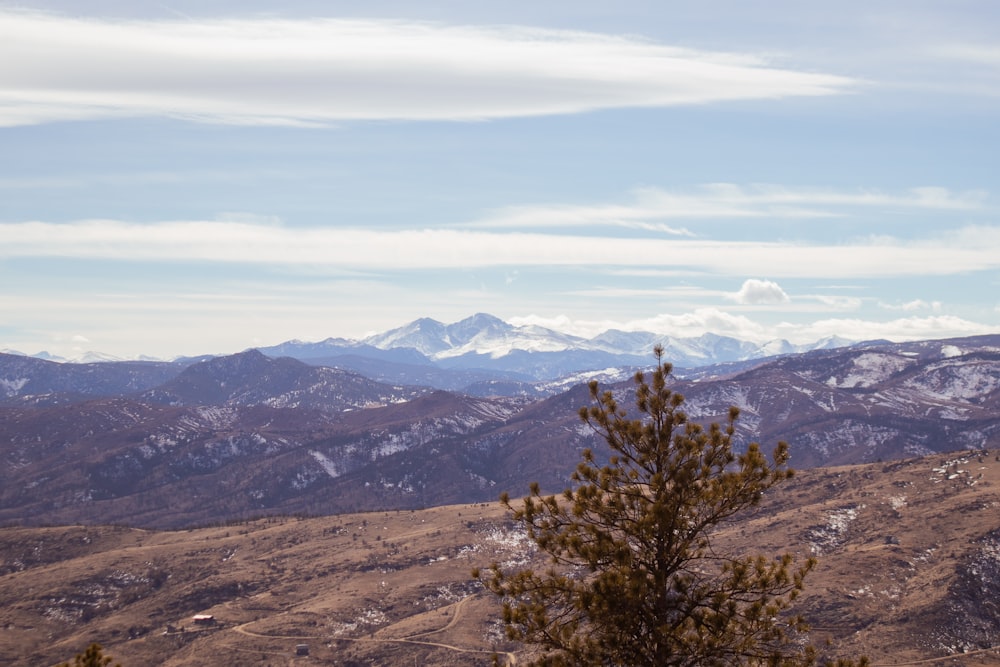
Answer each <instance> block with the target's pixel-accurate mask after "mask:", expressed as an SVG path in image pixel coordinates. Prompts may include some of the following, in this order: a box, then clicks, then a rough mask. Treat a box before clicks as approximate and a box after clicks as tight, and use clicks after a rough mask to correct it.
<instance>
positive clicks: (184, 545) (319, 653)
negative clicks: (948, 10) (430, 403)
mask: <svg viewBox="0 0 1000 667" xmlns="http://www.w3.org/2000/svg"><path fill="white" fill-rule="evenodd" d="M510 490H511V492H512V493H513V494H514V495H517V493H518V489H513V488H512V489H510ZM998 508H1000V452H998V451H993V452H978V453H972V452H958V453H955V454H953V455H947V456H940V455H939V456H934V457H924V458H918V459H908V460H905V461H899V462H895V463H890V464H869V465H863V466H848V467H840V468H825V469H815V470H809V471H804V472H802V473H800V474H799V475H797V476H796V477H795V478H794V479H793V480H791V481H789V482H787V483H785V484H784V485H781V486H779V487H778V488H777V489H776V490H775V491H774V492H773V493H772V494H770V496H769V497H768V498H767V499H765V502H764V504H763V506H762V507H761V508H760V510H759V511H757V512H756V513H755V514H754V515H752V516H748V517H743V518H742V519H741V520H740V521H738V522H734V523H733V524H731V525H729V526H727V527H724V528H723V529H722V530H721V531H720V532H719V535H718V538H717V539H718V540H719V541H720V543H726V544H729V545H734V546H736V547H737V548H739V547H741V546H743V547H745V548H748V549H751V550H753V551H756V552H761V553H765V554H771V553H773V554H775V555H777V554H780V553H784V552H786V551H790V552H792V553H794V554H796V555H797V557H799V558H804V557H807V556H809V555H816V556H818V557H819V559H820V564H819V566H818V568H817V569H816V570H815V571H814V572H813V573H812V574H810V576H809V579H808V580H807V586H806V593H805V595H804V596H803V597H802V598H801V599H800V602H799V603H798V605H797V610H799V611H802V612H803V613H804V614H805V615H806V617H807V619H808V620H809V621H810V622H811V624H812V625H813V628H814V630H813V632H812V635H811V640H812V641H813V642H814V643H815V644H817V645H819V646H821V647H822V646H824V645H825V642H826V640H830V641H831V642H832V644H831V646H832V647H833V648H832V649H829V650H830V651H832V652H833V654H841V655H846V654H858V653H861V652H864V653H867V654H868V655H869V656H870V657H871V658H872V660H873V663H874V665H918V664H935V665H966V666H973V665H990V664H994V665H995V664H998V662H1000V654H998V653H997V652H996V651H995V650H990V649H991V648H992V647H996V646H997V645H998V644H1000V614H998V613H997V612H998V610H997V602H996V601H997V600H998V599H1000V520H998V516H1000V514H998ZM533 557H534V556H533V551H532V549H531V548H530V543H529V542H528V541H527V540H526V538H525V536H524V535H523V534H522V533H519V532H518V531H516V530H513V529H512V526H511V525H510V524H509V523H508V521H507V517H506V515H505V513H504V512H503V511H502V509H501V508H500V507H498V506H497V505H496V504H493V503H491V504H488V505H482V504H480V505H461V506H447V507H438V508H433V509H428V510H422V511H414V512H410V511H400V512H396V511H393V512H379V513H371V514H353V515H340V516H330V517H323V518H315V519H291V518H272V519H262V520H258V521H252V522H245V523H237V524H233V525H229V526H221V527H214V528H202V529H197V530H186V531H179V532H155V531H153V532H151V531H145V530H138V529H130V528H124V527H63V528H6V529H4V530H2V531H0V665H22V664H32V665H47V664H48V665H51V664H54V663H55V662H57V661H59V660H61V659H65V658H67V657H71V656H72V655H73V654H74V653H75V652H77V651H79V650H82V648H83V647H85V646H86V644H87V643H88V642H91V641H99V642H101V643H102V644H104V645H105V647H106V648H107V650H108V652H110V653H111V654H112V655H114V656H115V658H116V659H118V660H120V661H121V662H122V664H123V665H126V667H133V666H136V665H146V664H161V665H167V666H171V665H173V666H179V665H188V666H201V667H221V666H223V665H225V666H227V667H235V666H243V665H246V666H249V665H267V664H272V665H273V664H300V663H301V664H341V665H359V664H371V663H375V664H408V663H409V662H410V661H414V660H415V661H417V662H418V664H424V665H442V666H444V665H487V664H490V653H491V652H492V651H494V650H498V651H500V652H501V653H504V654H507V658H506V659H507V660H510V657H511V655H513V656H514V657H515V658H516V656H517V655H518V651H519V650H520V647H517V646H512V645H509V644H506V643H505V642H504V641H503V640H502V638H501V636H500V634H499V627H498V625H497V623H496V619H497V617H498V609H497V606H496V603H495V602H494V601H493V600H491V599H490V598H488V597H485V596H484V595H483V593H482V592H481V590H480V589H478V588H477V586H476V585H475V584H474V583H473V582H472V581H471V579H470V576H469V571H470V570H471V568H473V567H476V566H483V565H487V564H489V563H490V562H492V561H499V562H503V563H506V564H507V566H509V567H517V566H518V565H519V564H521V563H526V562H528V561H529V560H530V559H531V558H533ZM194 614H210V615H212V616H213V617H214V618H215V620H216V621H217V623H216V624H215V625H213V626H199V625H195V624H194V622H193V618H192V617H193V615H194ZM303 643H304V644H307V645H308V646H309V650H310V656H309V658H308V659H307V658H296V657H295V655H294V653H295V647H296V645H297V644H303ZM522 655H523V654H522ZM508 664H512V663H511V662H508Z"/></svg>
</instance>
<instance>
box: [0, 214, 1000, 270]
mask: <svg viewBox="0 0 1000 667" xmlns="http://www.w3.org/2000/svg"><path fill="white" fill-rule="evenodd" d="M0 238H2V239H3V244H0V258H14V257H22V258H23V257H74V258H80V259H102V260H129V261H160V262H236V263H247V264H263V265H285V266H289V267H300V266H301V267H304V268H305V269H306V270H321V271H333V270H336V271H338V272H343V271H351V270H366V271H367V270H371V271H399V270H406V269H456V268H475V267H510V268H514V267H525V266H543V267H553V266H562V267H566V266H581V267H608V268H619V269H620V268H626V267H635V268H640V269H649V268H652V269H660V270H680V271H691V272H697V273H701V274H711V275H719V276H740V275H743V276H745V275H748V274H750V275H752V274H754V273H756V272H757V271H759V268H760V267H761V266H767V267H768V272H769V273H770V274H771V276H772V277H773V278H776V279H781V278H788V277H799V278H802V277H809V278H821V279H825V280H839V279H854V278H859V277H869V278H871V277H893V276H933V275H953V274H962V273H968V272H970V271H984V270H996V269H998V268H1000V255H998V254H997V252H996V248H998V247H1000V227H990V226H976V227H965V228H962V229H959V230H955V231H949V232H946V233H943V234H937V235H934V236H928V237H925V238H922V239H918V240H911V241H904V240H900V239H892V238H886V237H880V238H878V239H875V240H871V239H869V240H859V241H854V242H852V243H844V244H832V245H825V244H820V243H784V242H779V241H724V240H705V239H663V238H618V237H605V236H584V235H579V234H576V235H556V234H542V233H523V232H508V233H499V232H490V231H476V230H456V229H404V230H381V229H357V228H349V229H344V228H330V227H326V228H291V227H286V226H281V225H274V224H268V225H259V224H249V223H245V222H224V221H173V222H161V223H155V224H139V223H131V222H122V221H115V220H88V221H82V222H76V223H65V224H55V223H46V222H22V223H0Z"/></svg>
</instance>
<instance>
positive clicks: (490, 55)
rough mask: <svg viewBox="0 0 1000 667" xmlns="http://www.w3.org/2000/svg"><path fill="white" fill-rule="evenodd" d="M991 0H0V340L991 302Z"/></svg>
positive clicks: (79, 344) (859, 324)
mask: <svg viewBox="0 0 1000 667" xmlns="http://www.w3.org/2000/svg"><path fill="white" fill-rule="evenodd" d="M421 4H426V5H427V6H426V7H421V6H420V5H421ZM998 14H1000V5H997V4H996V3H994V2H992V1H990V0H982V1H978V2H976V1H964V2H963V1H961V0H955V1H951V2H921V1H919V0H905V1H904V0H900V1H897V2H892V1H879V0H868V1H867V2H855V1H854V0H847V1H845V2H841V3H837V4H836V5H834V4H832V3H829V2H803V1H801V0H799V1H788V2H785V1H781V0H777V1H774V2H754V3H748V2H745V1H740V0H728V1H723V0H702V1H698V2H694V1H691V2H669V1H667V2H664V1H660V2H652V1H650V2H643V1H631V2H630V1H628V0H624V1H622V0H619V1H618V2H614V3H612V2H598V1H588V0H578V1H576V2H562V1H558V0H557V1H552V2H545V3H538V2H521V1H520V0H507V1H505V2H502V3H501V2H469V1H468V0H463V1H461V2H458V1H455V2H436V3H433V4H432V3H414V2H380V1H378V0H372V1H370V2H366V3H356V2H351V3H347V2H312V1H305V0H290V1H287V2H282V3H277V2H263V1H246V0H244V1H242V2H232V1H229V2H223V1H206V0H200V1H198V2H194V1H188V0H182V1H178V0H165V1H163V2H134V1H129V2H124V1H115V0H107V1H103V2H98V1H93V2H87V1H79V0H77V1H74V2H69V1H65V0H63V1H60V0H37V1H34V2H31V1H26V0H22V1H13V0H0V63H2V65H0V154H2V155H3V157H4V159H3V160H0V285H2V289H0V311H2V313H3V317H2V318H0V349H11V350H19V351H22V352H25V353H29V354H33V353H36V352H38V351H40V350H47V351H49V352H51V353H53V354H57V355H61V356H64V357H68V358H73V357H77V356H79V355H80V354H81V353H83V352H84V351H87V350H98V351H101V352H105V353H109V354H113V355H117V356H120V357H134V356H136V355H139V354H146V355H153V356H158V357H162V358H170V357H173V356H176V355H186V354H200V353H207V352H217V353H219V352H235V351H239V350H242V349H245V348H247V347H251V346H254V345H267V344H274V343H278V342H281V341H283V340H288V339H292V338H299V339H304V340H320V339H323V338H326V337H328V336H344V337H360V336H363V335H365V334H366V333H370V332H374V331H381V330H384V329H388V328H391V327H394V326H398V325H401V324H404V323H406V322H408V321H410V320H412V319H415V318H418V317H424V316H428V317H433V318H436V319H439V320H442V321H446V322H451V321H456V320H458V319H461V318H463V317H467V316H469V315H471V314H473V313H476V312H489V313H492V314H494V315H497V316H499V317H502V318H504V319H507V320H508V321H511V322H513V323H539V324H544V325H547V326H552V327H553V328H557V329H560V330H563V331H567V332H570V333H576V334H581V335H594V334H596V333H599V332H600V331H602V330H604V329H607V328H611V327H616V328H623V329H630V328H631V329H644V330H653V331H660V332H663V333H668V334H672V335H677V336H693V335H699V334H700V333H703V332H705V331H713V332H715V333H720V334H725V335H731V336H736V337H739V338H744V339H748V340H754V341H760V342H763V341H766V340H770V339H774V338H786V339H789V340H792V341H793V342H807V341H811V340H816V339H818V338H821V337H823V336H828V335H838V336H843V337H847V338H852V339H870V338H890V339H894V340H904V339H921V338H943V337H951V336H962V335H972V334H979V333H995V332H998V331H1000V296H998V294H1000V289H998V285H1000V220H998V216H997V212H998V200H1000V183H998V175H1000V157H998V156H1000V123H997V121H996V119H997V118H998V117H1000V41H998V40H997V35H1000V16H998Z"/></svg>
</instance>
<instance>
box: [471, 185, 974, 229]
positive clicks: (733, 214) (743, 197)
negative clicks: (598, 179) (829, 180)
mask: <svg viewBox="0 0 1000 667" xmlns="http://www.w3.org/2000/svg"><path fill="white" fill-rule="evenodd" d="M987 199H988V197H987V194H986V193H985V192H982V191H979V190H971V191H965V192H953V191H951V190H948V189H947V188H940V187H920V188H911V189H909V190H905V191H902V192H883V191H878V190H833V189H824V188H789V187H785V186H780V185H768V184H756V185H750V186H742V185H737V184H733V183H712V184H708V185H703V186H700V187H697V188H693V189H688V190H666V189H663V188H657V187H644V188H637V189H635V190H634V191H633V192H632V198H631V201H628V202H625V203H616V204H591V205H568V204H537V205H530V206H510V207H505V208H502V209H498V210H496V211H494V212H492V213H491V214H489V215H487V216H484V217H482V218H480V219H478V220H476V221H475V222H474V223H473V226H477V227H488V228H527V227H535V228H556V227H583V226H617V227H623V228H633V229H642V230H645V231H658V232H662V233H665V234H673V235H677V236H693V235H694V234H693V233H692V232H691V231H690V230H689V229H687V228H686V227H679V226H675V225H668V224H666V223H664V222H663V221H665V220H710V219H718V220H736V219H743V218H746V219H761V218H767V219H782V220H791V219H804V220H810V219H816V218H833V217H839V216H844V215H848V214H849V212H850V211H851V210H857V209H871V208H880V209H886V210H908V211H914V210H925V211H976V210H982V209H983V208H984V207H985V206H986V202H987Z"/></svg>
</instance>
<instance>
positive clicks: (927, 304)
mask: <svg viewBox="0 0 1000 667" xmlns="http://www.w3.org/2000/svg"><path fill="white" fill-rule="evenodd" d="M878 305H879V307H880V308H884V309H885V310H901V311H904V312H916V311H920V310H931V311H934V312H939V311H940V310H941V307H942V304H941V302H940V301H924V300H923V299H914V300H913V301H907V302H906V303H898V304H893V303H885V302H881V301H880V302H879V304H878Z"/></svg>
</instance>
